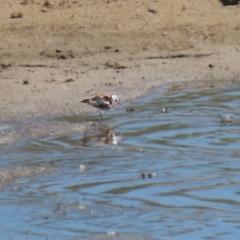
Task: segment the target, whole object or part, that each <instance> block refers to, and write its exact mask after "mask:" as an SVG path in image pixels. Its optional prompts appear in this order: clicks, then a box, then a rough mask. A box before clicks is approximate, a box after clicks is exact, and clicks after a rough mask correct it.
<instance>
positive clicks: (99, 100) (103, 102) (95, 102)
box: [81, 94, 121, 121]
mask: <svg viewBox="0 0 240 240" xmlns="http://www.w3.org/2000/svg"><path fill="white" fill-rule="evenodd" d="M81 102H82V103H87V104H88V105H91V106H93V107H95V108H98V109H100V110H101V112H100V116H101V121H102V112H103V110H108V109H111V108H113V107H114V105H115V104H116V103H118V104H120V105H121V103H120V98H119V97H118V96H117V95H107V94H100V95H97V96H95V97H93V98H90V99H84V100H82V101H81Z"/></svg>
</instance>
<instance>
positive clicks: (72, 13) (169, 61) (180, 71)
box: [0, 0, 240, 122]
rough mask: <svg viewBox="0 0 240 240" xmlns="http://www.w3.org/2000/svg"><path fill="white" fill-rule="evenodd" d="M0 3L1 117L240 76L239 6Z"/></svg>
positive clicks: (123, 0)
mask: <svg viewBox="0 0 240 240" xmlns="http://www.w3.org/2000/svg"><path fill="white" fill-rule="evenodd" d="M0 8H1V9H5V11H4V12H2V13H1V15H0V20H1V31H0V39H1V41H0V49H1V51H0V81H1V85H0V86H1V87H0V103H1V105H0V114H1V121H2V122H7V121H12V120H14V121H18V120H20V121H21V120H23V119H26V118H28V117H37V116H42V115H49V114H51V115H52V114H62V113H63V114H66V113H74V114H81V113H83V112H87V111H93V110H94V109H92V108H91V107H89V106H86V105H85V104H81V103H80V100H82V99H83V98H85V97H91V96H94V95H95V94H96V93H109V94H111V93H116V94H117V95H119V96H120V97H121V99H122V101H123V102H124V101H127V100H129V99H133V98H136V97H139V96H142V95H144V94H146V93H147V92H149V91H150V90H151V89H152V88H155V87H158V86H161V85H164V84H172V83H174V84H176V85H175V87H172V88H171V90H181V89H182V88H185V87H194V86H202V85H204V86H221V85H227V84H234V83H238V82H239V81H240V77H239V73H240V71H239V59H240V21H239V10H240V8H239V6H229V7H225V6H222V4H221V3H220V2H219V1H217V0H211V1H209V0H203V1H201V2H199V1H197V2H196V1H192V0H179V1H175V2H174V3H172V2H170V1H165V0H153V1H143V0H136V1H127V0H92V1H89V0H81V1H80V0H49V1H44V0H19V1H16V0H4V1H1V3H0ZM181 82H187V83H185V84H179V83H181Z"/></svg>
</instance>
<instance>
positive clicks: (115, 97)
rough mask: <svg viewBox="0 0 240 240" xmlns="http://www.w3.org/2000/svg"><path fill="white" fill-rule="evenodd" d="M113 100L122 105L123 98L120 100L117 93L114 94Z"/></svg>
mask: <svg viewBox="0 0 240 240" xmlns="http://www.w3.org/2000/svg"><path fill="white" fill-rule="evenodd" d="M112 100H113V102H116V103H118V104H119V105H122V104H121V100H120V98H119V97H118V96H117V95H115V94H114V95H112Z"/></svg>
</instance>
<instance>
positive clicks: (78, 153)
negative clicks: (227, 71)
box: [0, 86, 240, 240]
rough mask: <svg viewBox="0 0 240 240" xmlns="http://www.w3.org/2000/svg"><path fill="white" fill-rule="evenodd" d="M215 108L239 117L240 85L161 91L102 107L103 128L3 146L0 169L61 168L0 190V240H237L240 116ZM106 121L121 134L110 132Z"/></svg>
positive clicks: (239, 233) (72, 118)
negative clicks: (224, 120) (228, 120)
mask: <svg viewBox="0 0 240 240" xmlns="http://www.w3.org/2000/svg"><path fill="white" fill-rule="evenodd" d="M165 106H167V107H169V108H170V112H168V113H162V108H163V107H165ZM130 108H132V109H130ZM126 109H128V111H126ZM219 114H220V115H230V116H232V117H233V118H235V119H240V87H239V86H234V87H227V88H221V89H210V90H184V91H182V92H179V93H170V94H167V95H166V94H162V92H161V91H158V92H155V94H152V95H151V96H148V97H146V98H143V99H139V100H136V101H134V102H132V103H130V102H127V103H125V104H124V106H123V107H118V108H117V109H115V110H113V111H109V112H107V113H105V114H104V121H103V123H104V124H105V125H107V127H100V128H99V127H98V126H95V127H94V129H95V130H93V131H90V132H87V133H85V135H83V134H82V133H76V134H71V135H70V134H65V135H61V136H47V137H43V138H40V139H36V138H30V137H29V138H24V139H22V140H20V141H18V142H16V143H14V144H12V145H10V146H6V145H2V146H0V159H1V160H0V164H1V165H0V166H1V167H2V168H3V169H4V168H11V167H23V166H24V167H26V166H45V165H50V164H52V165H54V166H56V167H57V168H58V171H54V172H51V173H49V174H47V175H39V176H32V177H30V178H21V179H18V180H14V181H13V182H12V183H11V184H10V186H9V187H8V188H6V189H4V190H3V191H1V192H0V196H1V205H0V212H1V215H0V232H1V239H89V238H93V237H96V236H101V234H103V235H102V236H104V235H106V234H107V233H109V234H110V232H115V233H116V234H123V235H125V234H126V235H125V236H127V234H133V235H134V234H138V235H144V236H150V237H153V238H154V239H184V240H185V239H195V240H196V239H239V236H240V125H239V124H238V123H233V124H221V120H220V117H219V116H218V115H219ZM85 118H86V117H84V118H83V117H82V118H81V117H80V116H68V117H62V118H60V120H61V121H69V122H77V121H85ZM89 118H94V119H97V118H98V113H97V112H94V113H92V114H90V116H89ZM108 129H111V130H114V131H115V133H116V134H117V135H118V134H119V133H120V132H121V131H122V137H123V139H122V141H120V142H119V143H118V144H117V145H113V144H111V142H109V141H107V140H106V139H107V136H108ZM143 176H145V178H143ZM111 234H113V233H111ZM106 238H107V237H106ZM94 239H95V238H94ZM96 239H97V238H96ZM108 239H109V238H108ZM121 239H122V238H121ZM132 239H134V237H133V238H132Z"/></svg>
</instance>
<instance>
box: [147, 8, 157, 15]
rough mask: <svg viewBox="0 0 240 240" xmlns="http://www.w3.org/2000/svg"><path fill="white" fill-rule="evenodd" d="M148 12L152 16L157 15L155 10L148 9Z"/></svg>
mask: <svg viewBox="0 0 240 240" xmlns="http://www.w3.org/2000/svg"><path fill="white" fill-rule="evenodd" d="M148 11H149V12H150V13H152V14H157V10H154V9H151V8H148Z"/></svg>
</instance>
